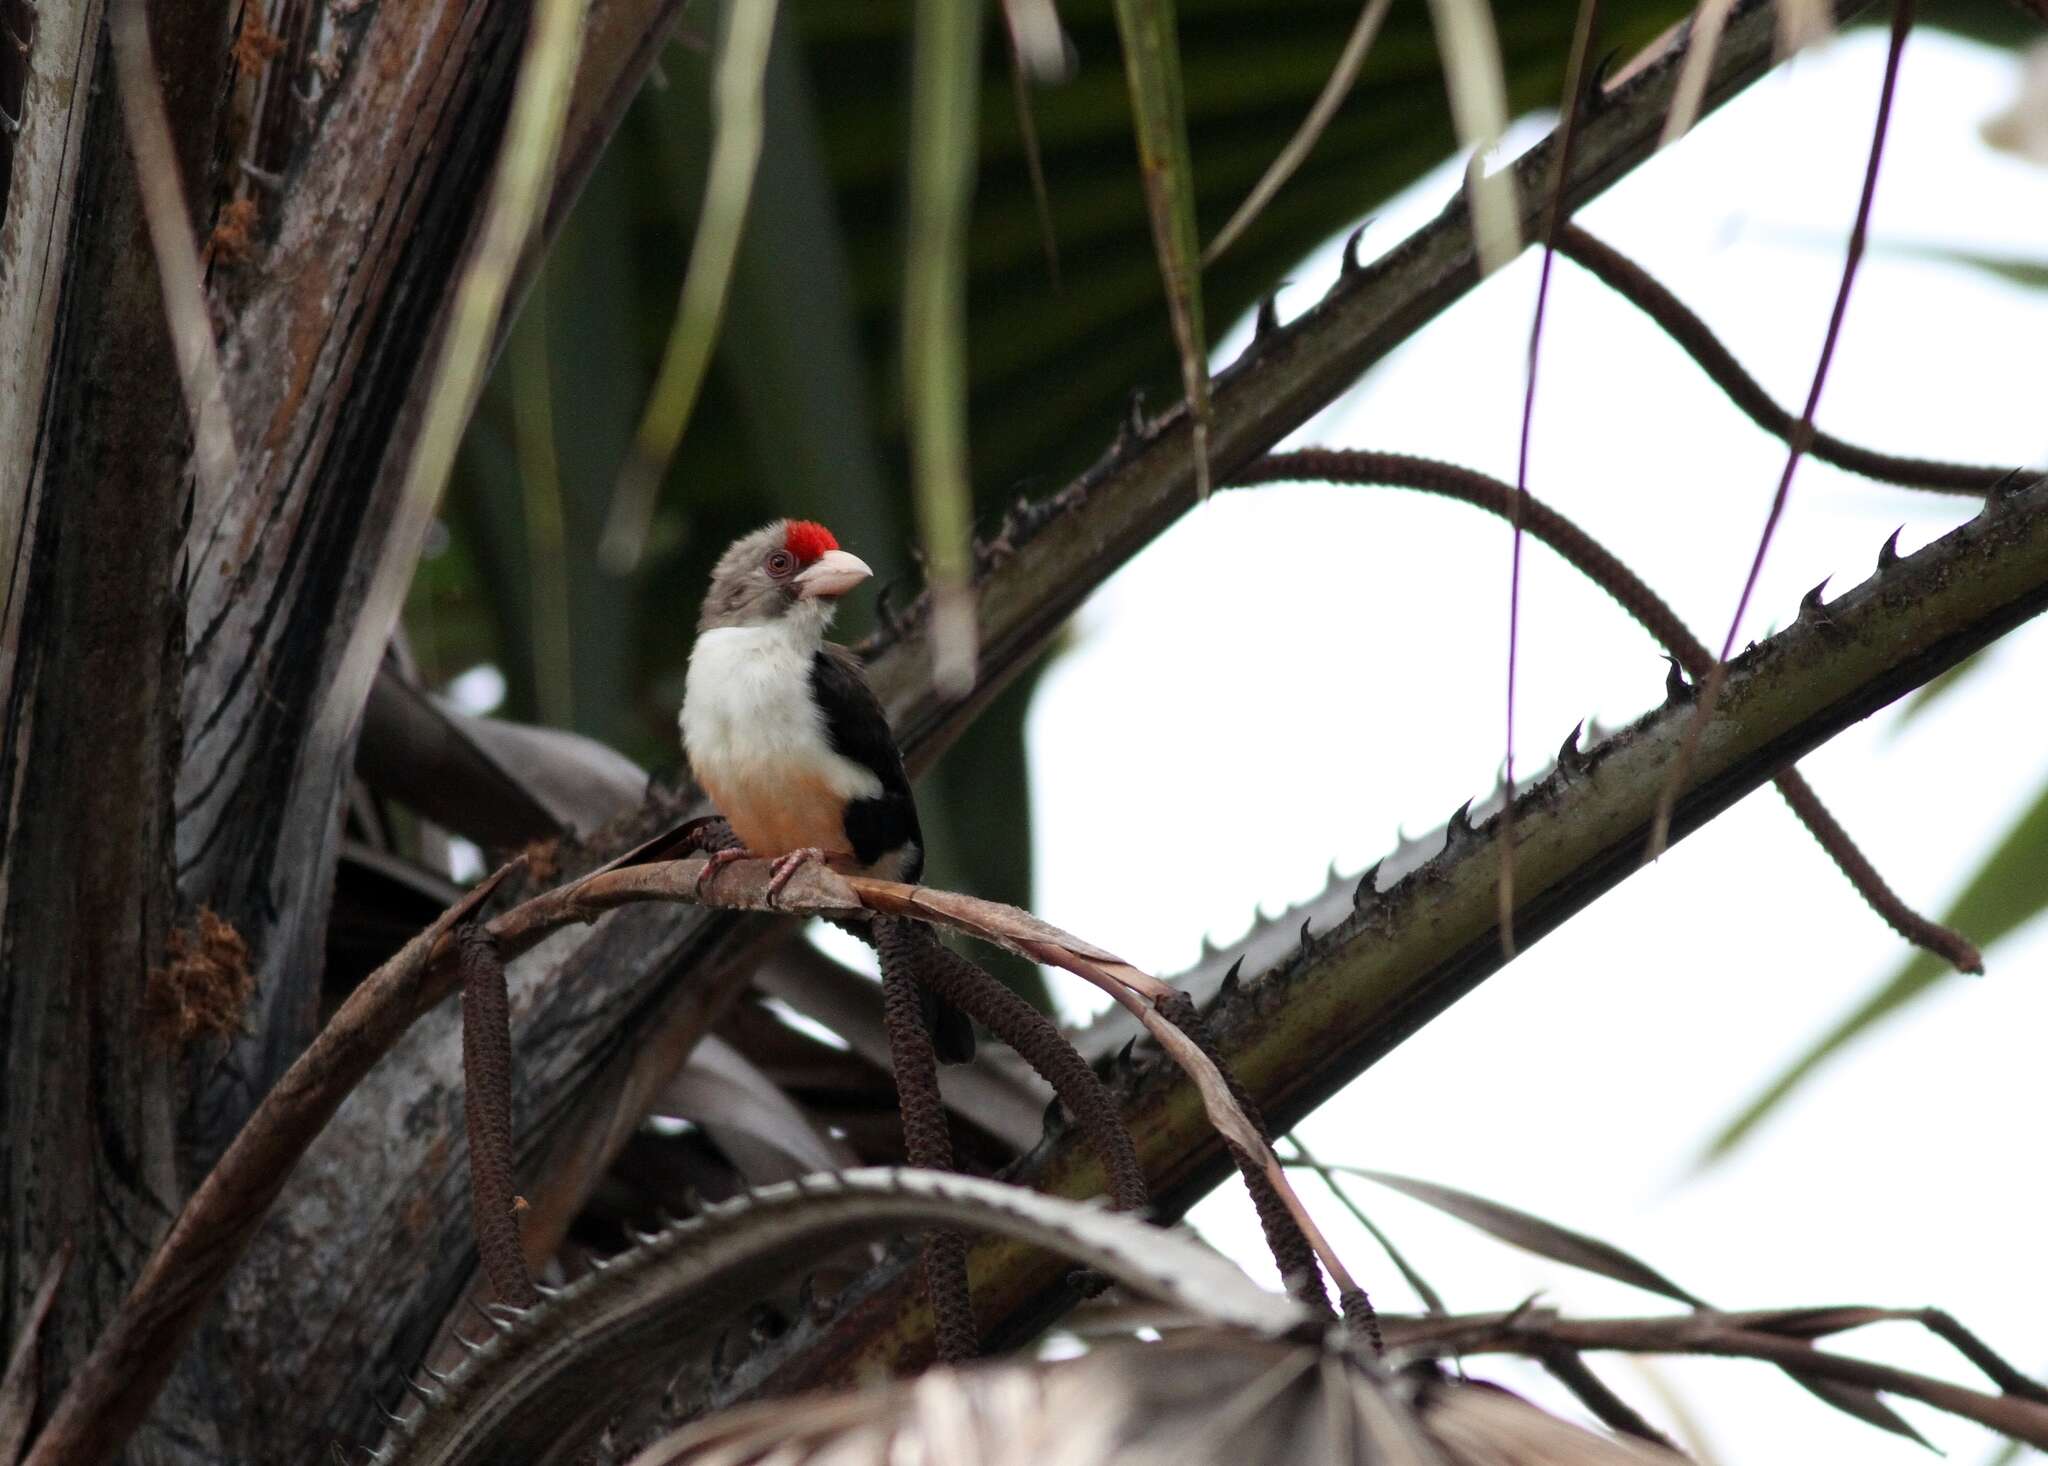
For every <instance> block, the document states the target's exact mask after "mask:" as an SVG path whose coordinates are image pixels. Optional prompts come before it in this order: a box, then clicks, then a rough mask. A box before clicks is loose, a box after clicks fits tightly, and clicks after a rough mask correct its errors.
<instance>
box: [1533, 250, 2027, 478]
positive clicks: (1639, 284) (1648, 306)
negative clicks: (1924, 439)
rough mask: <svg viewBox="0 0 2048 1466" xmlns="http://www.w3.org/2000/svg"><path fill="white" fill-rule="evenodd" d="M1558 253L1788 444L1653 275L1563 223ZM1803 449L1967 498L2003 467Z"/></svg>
mask: <svg viewBox="0 0 2048 1466" xmlns="http://www.w3.org/2000/svg"><path fill="white" fill-rule="evenodd" d="M1557 248H1558V252H1559V253H1561V254H1563V255H1564V256H1565V257H1566V258H1567V259H1569V260H1572V261H1574V262H1575V263H1577V264H1578V265H1580V266H1581V267H1583V268H1584V269H1585V270H1586V271H1587V273H1589V274H1590V275H1592V276H1593V277H1594V278H1595V279H1596V280H1598V281H1599V282H1600V283H1601V284H1603V285H1605V286H1606V287H1607V288H1608V289H1609V290H1612V291H1613V292H1614V293H1615V294H1616V295H1619V296H1620V297H1621V298H1622V299H1623V300H1625V301H1627V302H1628V303H1629V304H1630V305H1632V306H1634V307H1635V308H1636V309H1637V310H1639V311H1641V312H1642V313H1643V314H1644V315H1646V316H1648V317H1649V318H1650V319H1651V320H1652V321H1654V322H1656V324H1657V326H1658V328H1659V329H1661V330H1662V331H1663V332H1664V334H1665V335H1667V336H1669V337H1670V338H1671V339H1672V340H1673V341H1675V342H1677V343H1678V346H1679V349H1680V350H1682V351H1684V352H1685V354H1686V355H1687V356H1689V357H1691V358H1692V359H1693V362H1694V364H1695V365H1697V366H1698V367H1699V369H1700V370H1701V371H1703V372H1705V373H1706V374H1707V375H1708V376H1709V377H1711V378H1712V379H1713V381H1714V385H1715V386H1717V387H1719V388H1720V389H1721V390H1722V391H1723V392H1725V393H1727V394H1728V400H1729V401H1730V402H1733V403H1734V404H1735V405H1736V406H1737V407H1739V408H1741V409H1742V411H1743V413H1744V415H1745V416H1747V417H1748V418H1749V420H1750V421H1751V422H1753V423H1755V424H1756V425H1757V426H1758V427H1760V428H1762V429H1763V430H1764V431H1765V432H1767V433H1769V434H1770V435H1771V436H1772V437H1774V438H1778V439H1780V440H1782V441H1786V442H1789V441H1790V440H1791V437H1792V428H1793V424H1794V421H1795V419H1794V418H1793V416H1792V414H1791V413H1790V412H1788V411H1786V410H1785V409H1784V408H1782V407H1780V406H1779V405H1778V404H1777V403H1776V402H1775V401H1773V400H1772V398H1771V394H1770V393H1769V392H1766V391H1765V390H1764V386H1763V383H1761V382H1759V381H1758V380H1757V379H1756V378H1755V377H1752V376H1751V375H1750V374H1749V372H1748V371H1747V370H1746V369H1745V368H1744V367H1743V365H1742V363H1741V362H1739V361H1737V360H1736V359H1735V353H1733V352H1732V351H1730V350H1729V349H1728V348H1727V347H1726V346H1724V345H1722V344H1721V338H1720V337H1718V336H1716V335H1715V334H1714V331H1713V328H1712V327H1711V326H1709V325H1708V324H1707V323H1706V322H1705V321H1703V320H1701V319H1700V318H1699V317H1698V316H1697V315H1695V314H1694V313H1693V311H1692V309H1691V308H1690V307H1689V306H1687V305H1686V303H1685V302H1684V301H1682V300H1680V299H1679V298H1678V297H1677V296H1676V295H1674V294H1672V293H1671V291H1670V290H1668V289H1666V288H1665V286H1664V285H1663V284H1662V282H1660V281H1659V280H1658V279H1657V278H1656V276H1654V275H1652V274H1651V273H1650V272H1649V271H1648V270H1645V269H1644V268H1643V267H1642V266H1641V265H1639V264H1637V263H1636V262H1635V261H1634V260H1632V259H1630V258H1629V257H1628V256H1627V255H1625V254H1623V253H1622V252H1621V251H1620V250H1618V249H1616V248H1615V247H1614V246H1613V245H1611V244H1608V243H1606V242H1605V241H1604V240H1600V239H1597V238H1595V237H1594V236H1593V235H1591V234H1588V233H1587V232H1586V231H1585V230H1584V229H1583V228H1581V227H1580V226H1579V225H1577V224H1566V225H1565V226H1564V228H1563V229H1562V230H1561V231H1560V232H1559V234H1558V237H1557ZM1807 451H1808V452H1809V453H1811V454H1812V455H1813V456H1814V457H1815V458H1818V459H1819V460H1820V461H1821V462H1823V463H1832V464H1833V465H1834V466H1835V467H1836V468H1839V469H1843V470H1845V471H1846V472H1849V473H1853V474H1859V475H1861V476H1862V477H1864V478H1867V479H1875V480H1876V481H1877V482H1879V483H1885V484H1897V485H1898V486H1899V487H1900V488H1903V489H1926V490H1929V491H1930V492H1932V493H1937V494H1971V495H1975V496H1978V497H1981V496H1983V495H1984V494H1986V493H1988V492H1990V490H1991V488H1992V487H1993V486H1994V485H1995V484H1997V483H1998V481H1999V480H2000V479H2002V478H2004V477H2005V476H2006V475H2007V474H2008V473H2009V472H2011V470H2009V469H2003V468H1985V467H1983V466H1982V465H1980V464H1974V463H1943V462H1942V461H1940V460H1939V459H1934V458H1908V457H1903V456H1900V455H1898V454H1892V453H1880V452H1878V451H1877V450H1876V449H1874V448H1864V447H1861V446H1859V445H1857V444H1855V443H1851V442H1847V441H1845V440H1843V439H1841V438H1838V437H1836V436H1835V435H1834V434H1833V433H1824V432H1821V431H1820V430H1819V429H1818V428H1816V429H1814V431H1813V438H1812V443H1811V446H1810V447H1808V449H1807Z"/></svg>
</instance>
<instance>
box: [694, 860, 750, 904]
mask: <svg viewBox="0 0 2048 1466" xmlns="http://www.w3.org/2000/svg"><path fill="white" fill-rule="evenodd" d="M745 859H747V852H746V851H744V850H714V851H712V852H711V854H710V855H709V856H707V857H705V860H704V869H702V870H700V871H698V872H697V894H698V895H699V896H702V895H703V894H704V893H705V892H706V891H707V890H709V889H710V886H711V882H712V881H713V880H715V879H716V878H717V876H718V873H719V872H720V871H722V870H724V869H725V868H726V867H727V866H728V865H731V864H732V863H733V862H734V861H739V860H745Z"/></svg>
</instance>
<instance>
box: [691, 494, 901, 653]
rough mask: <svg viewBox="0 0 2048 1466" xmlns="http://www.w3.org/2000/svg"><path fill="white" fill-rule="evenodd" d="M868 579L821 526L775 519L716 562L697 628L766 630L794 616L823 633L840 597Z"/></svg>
mask: <svg viewBox="0 0 2048 1466" xmlns="http://www.w3.org/2000/svg"><path fill="white" fill-rule="evenodd" d="M872 574H874V572H873V571H872V570H870V569H868V567H867V565H866V563H865V562H863V561H862V560H861V559H860V557H859V556H857V555H849V554H848V553H847V552H846V551H844V550H842V549H840V548H839V541H838V540H836V539H834V538H833V537H832V531H831V530H829V529H827V528H825V526H824V525H822V524H813V523H811V522H810V521H809V520H807V519H778V520H776V521H775V522H774V523H773V524H767V525H763V526H762V527H761V528H759V529H757V530H755V531H754V532H753V533H752V534H749V535H742V536H741V537H740V538H739V539H737V540H735V541H733V544H732V548H731V549H729V550H727V551H726V552H725V553H724V554H723V555H720V556H719V557H718V564H717V565H716V566H715V567H713V569H712V571H711V589H710V591H709V592H708V593H707V594H706V595H705V597H704V610H703V612H702V614H700V615H699V616H698V618H697V629H698V630H699V631H710V630H711V629H713V628H714V627H719V626H766V625H769V624H771V623H773V622H776V621H780V620H782V619H783V618H785V617H788V616H790V615H792V614H799V615H802V616H803V617H804V618H805V619H806V620H810V621H814V622H815V624H816V625H817V627H818V629H819V630H820V631H822V630H823V629H824V626H825V623H826V622H827V621H830V620H831V619H832V611H833V607H834V603H835V602H836V601H837V600H838V599H839V597H841V596H843V595H845V594H846V593H847V592H848V591H850V590H852V589H853V588H854V587H855V586H857V585H859V584H860V583H861V582H862V581H863V580H866V579H867V578H868V577H869V576H870V575H872Z"/></svg>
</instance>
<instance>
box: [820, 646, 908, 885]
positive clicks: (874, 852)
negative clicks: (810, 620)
mask: <svg viewBox="0 0 2048 1466" xmlns="http://www.w3.org/2000/svg"><path fill="white" fill-rule="evenodd" d="M811 695H812V697H814V698H816V699H817V702H818V706H819V707H820V708H822V709H824V712H825V736H826V738H827V739H828V740H829V741H830V742H831V744H832V748H833V751H834V752H836V753H838V754H840V755H841V756H842V757H845V758H849V759H852V760H853V761H854V762H855V763H857V764H859V765H860V766H861V767H862V768H864V769H868V770H870V771H871V772H872V773H873V774H874V776H875V777H876V778H877V779H879V780H880V781H881V784H882V792H881V793H880V794H878V795H876V796H875V797H874V798H872V799H856V800H854V801H853V803H851V804H849V805H847V807H846V838H847V842H848V843H849V844H851V845H852V847H853V855H854V859H856V860H858V861H859V862H860V863H861V864H862V865H873V864H874V863H875V862H876V861H878V860H881V859H882V858H884V857H885V856H888V855H891V854H893V853H895V852H897V851H901V852H902V853H903V865H902V871H901V879H903V880H906V881H913V882H914V881H916V880H917V878H918V877H919V876H920V875H922V874H923V872H924V832H923V830H922V829H920V828H919V826H918V823H917V804H916V801H914V800H913V799H912V798H911V796H910V776H909V775H908V774H906V773H905V772H904V770H903V754H902V752H901V751H900V750H898V748H897V747H896V738H895V735H894V734H892V733H891V732H890V731H889V715H888V714H887V713H885V712H883V711H882V704H881V700H880V699H879V698H877V697H876V696H875V694H874V689H872V688H871V687H869V686H868V681H867V678H866V677H865V676H863V675H862V674H861V668H860V659H859V658H858V657H856V656H854V654H853V653H852V652H850V651H848V650H847V649H846V648H845V647H843V646H837V645H834V644H832V643H830V642H827V643H826V644H825V645H824V646H823V647H821V648H820V649H819V651H818V654H817V656H815V657H813V658H812V659H811Z"/></svg>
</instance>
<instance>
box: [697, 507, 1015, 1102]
mask: <svg viewBox="0 0 2048 1466" xmlns="http://www.w3.org/2000/svg"><path fill="white" fill-rule="evenodd" d="M873 573H874V572H873V571H871V570H869V568H868V567H867V565H866V563H865V562H863V561H862V560H861V559H860V558H859V557H857V556H855V555H851V554H848V553H847V552H846V551H845V550H842V549H840V548H839V541H838V540H836V539H834V538H833V536H832V532H831V531H830V530H828V529H826V528H825V527H824V526H823V525H821V524H813V523H811V522H809V521H807V520H791V519H784V520H777V521H776V522H775V523H773V524H770V525H767V526H765V527H764V528H761V529H758V530H755V531H754V532H753V533H752V534H749V535H746V536H743V537H742V538H741V539H739V540H737V541H735V542H734V544H733V546H732V548H730V549H729V550H727V551H726V552H725V554H723V555H722V556H720V557H719V560H718V564H717V565H716V566H715V567H714V568H713V570H712V572H711V590H710V592H709V594H707V595H706V596H705V598H704V609H703V612H702V614H701V615H700V616H699V617H698V621H697V644H696V646H695V647H694V648H692V649H691V652H690V671H689V676H688V679H687V680H686V682H685V683H684V690H683V710H682V716H681V718H680V722H681V724H682V732H683V752H684V753H685V754H686V755H687V756H688V757H689V761H690V772H691V773H692V774H693V775H694V776H695V777H696V780H697V782H698V784H699V785H701V786H702V787H703V790H704V792H705V793H706V794H708V795H710V796H711V802H712V803H713V804H714V805H716V806H717V808H718V812H719V813H720V814H722V815H724V816H725V819H726V822H727V823H728V824H729V825H730V826H731V827H732V832H733V834H734V836H735V837H737V838H738V840H739V841H740V843H741V844H742V845H743V846H744V847H745V849H744V850H743V851H726V852H722V853H721V854H720V855H718V856H714V857H713V863H712V864H710V865H708V866H707V867H706V868H705V876H706V878H707V879H710V878H715V877H716V874H717V872H718V869H719V868H720V866H721V865H722V864H723V863H724V861H726V860H730V859H744V858H745V857H747V856H750V855H751V856H761V857H771V858H773V859H774V860H775V873H774V878H773V880H772V881H771V882H770V888H769V889H770V895H771V897H772V896H773V895H774V893H776V892H778V891H780V890H781V888H782V886H783V885H784V884H786V883H787V881H788V880H789V878H790V877H791V876H792V875H794V874H795V873H796V869H797V867H798V866H800V865H801V864H802V863H803V862H804V861H806V860H814V859H815V860H829V861H831V862H832V863H834V864H836V865H839V866H841V867H842V868H845V869H850V870H853V871H856V872H858V873H859V874H862V875H873V876H879V877H882V878H883V879H885V880H896V881H913V882H914V881H916V880H917V879H918V877H919V876H920V875H921V874H922V872H923V870H924V834H923V832H922V830H920V829H919V827H918V822H917V805H916V803H915V801H913V799H912V798H911V794H910V778H909V776H908V775H907V774H906V773H905V772H904V769H903V755H902V753H901V752H900V751H899V750H898V749H897V747H896V740H895V738H894V736H893V735H892V734H891V733H890V731H889V719H888V715H887V714H886V713H884V712H883V711H882V704H881V702H880V700H879V699H878V698H876V696H875V694H874V691H873V689H871V688H870V687H869V686H868V684H867V679H866V678H865V677H864V676H863V675H862V674H861V667H860V660H859V658H857V657H855V656H854V654H853V653H852V652H850V651H848V650H847V649H846V648H845V647H842V646H838V645H835V644H834V643H832V642H828V641H826V640H825V628H826V627H827V626H829V625H830V624H831V621H832V614H833V612H834V611H835V610H836V609H837V606H838V601H839V597H841V596H843V595H845V594H846V593H847V592H848V591H850V590H852V589H853V588H854V587H855V586H857V585H859V584H860V583H861V582H862V581H863V580H866V579H867V578H868V577H869V576H870V575H871V574H873ZM920 930H921V929H920ZM926 935H927V936H929V934H928V933H927V934H926ZM931 940H936V938H931ZM926 1016H927V1019H928V1023H927V1026H928V1027H930V1028H931V1029H932V1032H933V1037H934V1039H935V1040H936V1047H937V1048H938V1051H939V1054H940V1057H941V1058H944V1059H946V1060H947V1061H949V1062H956V1063H957V1062H962V1061H964V1060H965V1059H967V1058H971V1057H972V1056H973V1053H974V1030H973V1027H972V1026H971V1025H970V1024H969V1023H968V1021H967V1017H966V1015H965V1014H963V1013H961V1012H959V1011H958V1010H957V1009H954V1008H950V1007H946V1006H944V1005H939V1004H934V1003H928V1004H927V1013H926Z"/></svg>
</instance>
